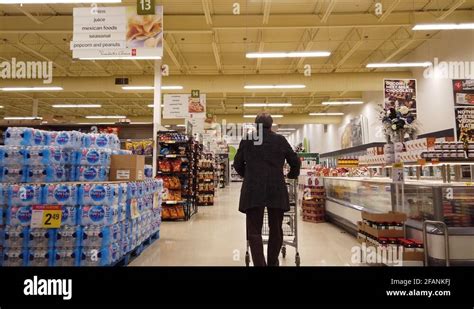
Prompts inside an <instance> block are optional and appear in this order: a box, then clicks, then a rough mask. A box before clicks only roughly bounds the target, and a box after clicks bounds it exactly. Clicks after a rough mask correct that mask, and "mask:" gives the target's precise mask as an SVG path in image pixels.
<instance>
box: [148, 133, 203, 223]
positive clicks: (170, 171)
mask: <svg viewBox="0 0 474 309" xmlns="http://www.w3.org/2000/svg"><path fill="white" fill-rule="evenodd" d="M157 139H158V140H157V145H158V148H157V150H158V153H159V155H158V164H157V166H158V169H157V175H156V176H157V177H160V178H162V179H163V186H164V188H165V193H164V196H163V215H162V217H163V220H184V221H187V220H189V219H191V217H192V216H193V215H194V214H195V213H196V212H197V207H196V198H195V195H196V188H195V184H194V181H193V179H194V175H195V156H196V153H195V144H196V142H195V141H193V140H192V139H189V138H188V137H187V136H186V135H183V134H180V133H178V132H176V131H159V132H158V137H157Z"/></svg>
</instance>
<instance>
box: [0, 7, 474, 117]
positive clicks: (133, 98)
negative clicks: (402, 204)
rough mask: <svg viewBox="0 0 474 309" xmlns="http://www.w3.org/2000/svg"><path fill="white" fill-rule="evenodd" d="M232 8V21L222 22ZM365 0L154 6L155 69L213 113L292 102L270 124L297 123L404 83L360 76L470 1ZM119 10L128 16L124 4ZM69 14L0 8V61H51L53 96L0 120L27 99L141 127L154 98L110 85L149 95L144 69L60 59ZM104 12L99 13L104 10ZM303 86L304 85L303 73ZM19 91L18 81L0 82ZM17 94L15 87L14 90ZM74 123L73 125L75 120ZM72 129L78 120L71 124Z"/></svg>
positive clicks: (456, 15) (41, 106) (373, 73)
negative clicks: (158, 40) (138, 122)
mask: <svg viewBox="0 0 474 309" xmlns="http://www.w3.org/2000/svg"><path fill="white" fill-rule="evenodd" d="M235 2H238V3H240V5H241V7H240V9H241V12H240V15H233V12H232V8H233V4H234V3H235ZM375 2H376V1H371V0H352V1H351V0H246V1H244V0H240V1H237V0H165V1H157V3H159V4H163V5H164V12H165V19H164V27H165V51H164V58H163V63H164V64H167V65H169V68H170V76H169V77H164V84H165V85H183V86H184V90H182V91H165V93H168V92H169V93H179V92H190V90H191V89H200V90H201V92H203V93H206V94H207V97H208V99H207V104H208V110H209V111H210V112H212V113H215V114H223V115H231V114H235V115H242V114H243V113H251V114H254V113H255V112H256V110H255V109H249V108H246V109H245V110H244V109H243V103H244V102H252V103H260V102H291V103H292V104H293V106H292V107H286V108H281V109H279V108H273V109H271V111H272V112H273V113H280V114H285V115H287V114H288V115H294V116H297V115H303V114H304V115H307V113H308V112H315V111H321V110H323V109H324V108H323V106H322V105H321V102H322V101H324V100H328V99H341V98H361V96H362V92H363V91H375V90H381V86H382V83H381V79H383V77H384V76H388V74H390V77H396V76H400V77H401V76H409V74H410V72H409V71H405V72H403V71H402V72H390V73H386V72H387V70H385V71H380V70H369V69H366V68H365V65H366V64H367V63H369V62H385V61H392V62H394V61H399V60H400V59H403V58H404V57H405V56H406V55H407V54H409V53H411V52H412V51H413V50H415V49H416V48H417V47H419V46H420V45H422V44H425V43H427V42H428V43H429V42H430V41H431V40H436V39H437V37H436V32H429V31H428V32H424V31H422V32H414V31H412V30H411V28H412V26H413V25H414V24H416V23H428V22H472V20H473V19H474V0H385V1H381V2H382V4H383V5H384V11H385V13H384V14H383V15H382V16H380V17H379V16H376V15H375V14H374V3H375ZM121 5H136V0H123V1H122V4H121ZM74 6H76V7H77V6H88V5H87V4H82V5H80V4H76V5H64V4H54V5H44V4H43V5H23V6H19V5H0V61H3V60H8V61H9V60H11V58H13V57H16V58H17V59H18V60H30V61H31V60H41V61H45V60H51V61H53V62H54V67H55V69H54V80H53V84H54V85H67V86H64V87H63V88H64V89H65V90H64V91H61V92H49V93H30V92H29V93H18V92H17V93H5V92H0V105H3V106H4V109H3V110H1V111H0V113H2V114H3V115H6V116H29V115H31V114H32V109H33V107H32V106H33V100H34V99H37V100H38V101H37V102H38V114H39V115H40V116H43V115H64V116H70V117H74V116H84V115H86V114H91V113H92V114H103V115H112V114H126V115H127V116H130V117H135V118H137V119H138V118H140V119H146V118H151V116H152V109H151V108H149V107H148V105H149V104H151V103H153V93H152V92H150V91H133V92H124V91H122V89H121V88H120V87H117V86H115V85H114V78H115V77H124V76H125V77H129V78H130V81H131V84H133V85H143V84H147V85H152V83H153V74H154V63H153V62H152V61H96V62H93V61H79V60H74V59H72V57H71V51H70V49H69V42H70V41H71V38H72V10H73V7H74ZM108 6H110V4H108ZM312 50H325V51H330V52H331V53H332V55H331V56H330V57H329V58H307V59H263V60H257V59H246V57H245V54H246V53H247V52H271V51H312ZM308 64H309V65H310V66H311V69H312V75H311V76H310V77H307V76H305V75H304V67H305V65H308ZM248 81H252V82H255V83H260V84H265V83H268V81H279V82H281V83H296V82H298V83H304V84H305V85H307V87H306V88H305V89H295V90H289V91H286V92H282V90H266V91H251V90H245V89H243V85H244V84H245V83H247V82H248ZM2 83H5V84H7V83H10V84H12V85H13V84H14V85H18V86H19V85H21V84H20V83H21V81H6V82H4V81H2ZM23 83H24V82H23ZM58 103H71V104H73V103H83V104H84V103H100V104H102V108H101V109H99V110H93V111H91V110H84V109H83V110H65V109H61V110H60V109H53V108H51V105H52V104H58ZM79 118H80V117H79ZM79 118H78V119H79Z"/></svg>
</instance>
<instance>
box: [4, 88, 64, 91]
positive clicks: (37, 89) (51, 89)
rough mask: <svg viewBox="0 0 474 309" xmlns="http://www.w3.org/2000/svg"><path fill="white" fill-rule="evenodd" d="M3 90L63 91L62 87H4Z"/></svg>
mask: <svg viewBox="0 0 474 309" xmlns="http://www.w3.org/2000/svg"><path fill="white" fill-rule="evenodd" d="M0 90H1V91H61V90H63V88H62V87H4V88H0Z"/></svg>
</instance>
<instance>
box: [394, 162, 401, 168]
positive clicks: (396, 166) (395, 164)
mask: <svg viewBox="0 0 474 309" xmlns="http://www.w3.org/2000/svg"><path fill="white" fill-rule="evenodd" d="M392 168H403V163H402V162H398V163H394V164H393V165H392Z"/></svg>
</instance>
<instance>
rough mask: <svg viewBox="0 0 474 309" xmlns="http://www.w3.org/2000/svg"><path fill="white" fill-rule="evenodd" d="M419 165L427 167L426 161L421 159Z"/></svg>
mask: <svg viewBox="0 0 474 309" xmlns="http://www.w3.org/2000/svg"><path fill="white" fill-rule="evenodd" d="M418 164H419V165H420V166H425V165H426V160H425V159H419V160H418Z"/></svg>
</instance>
